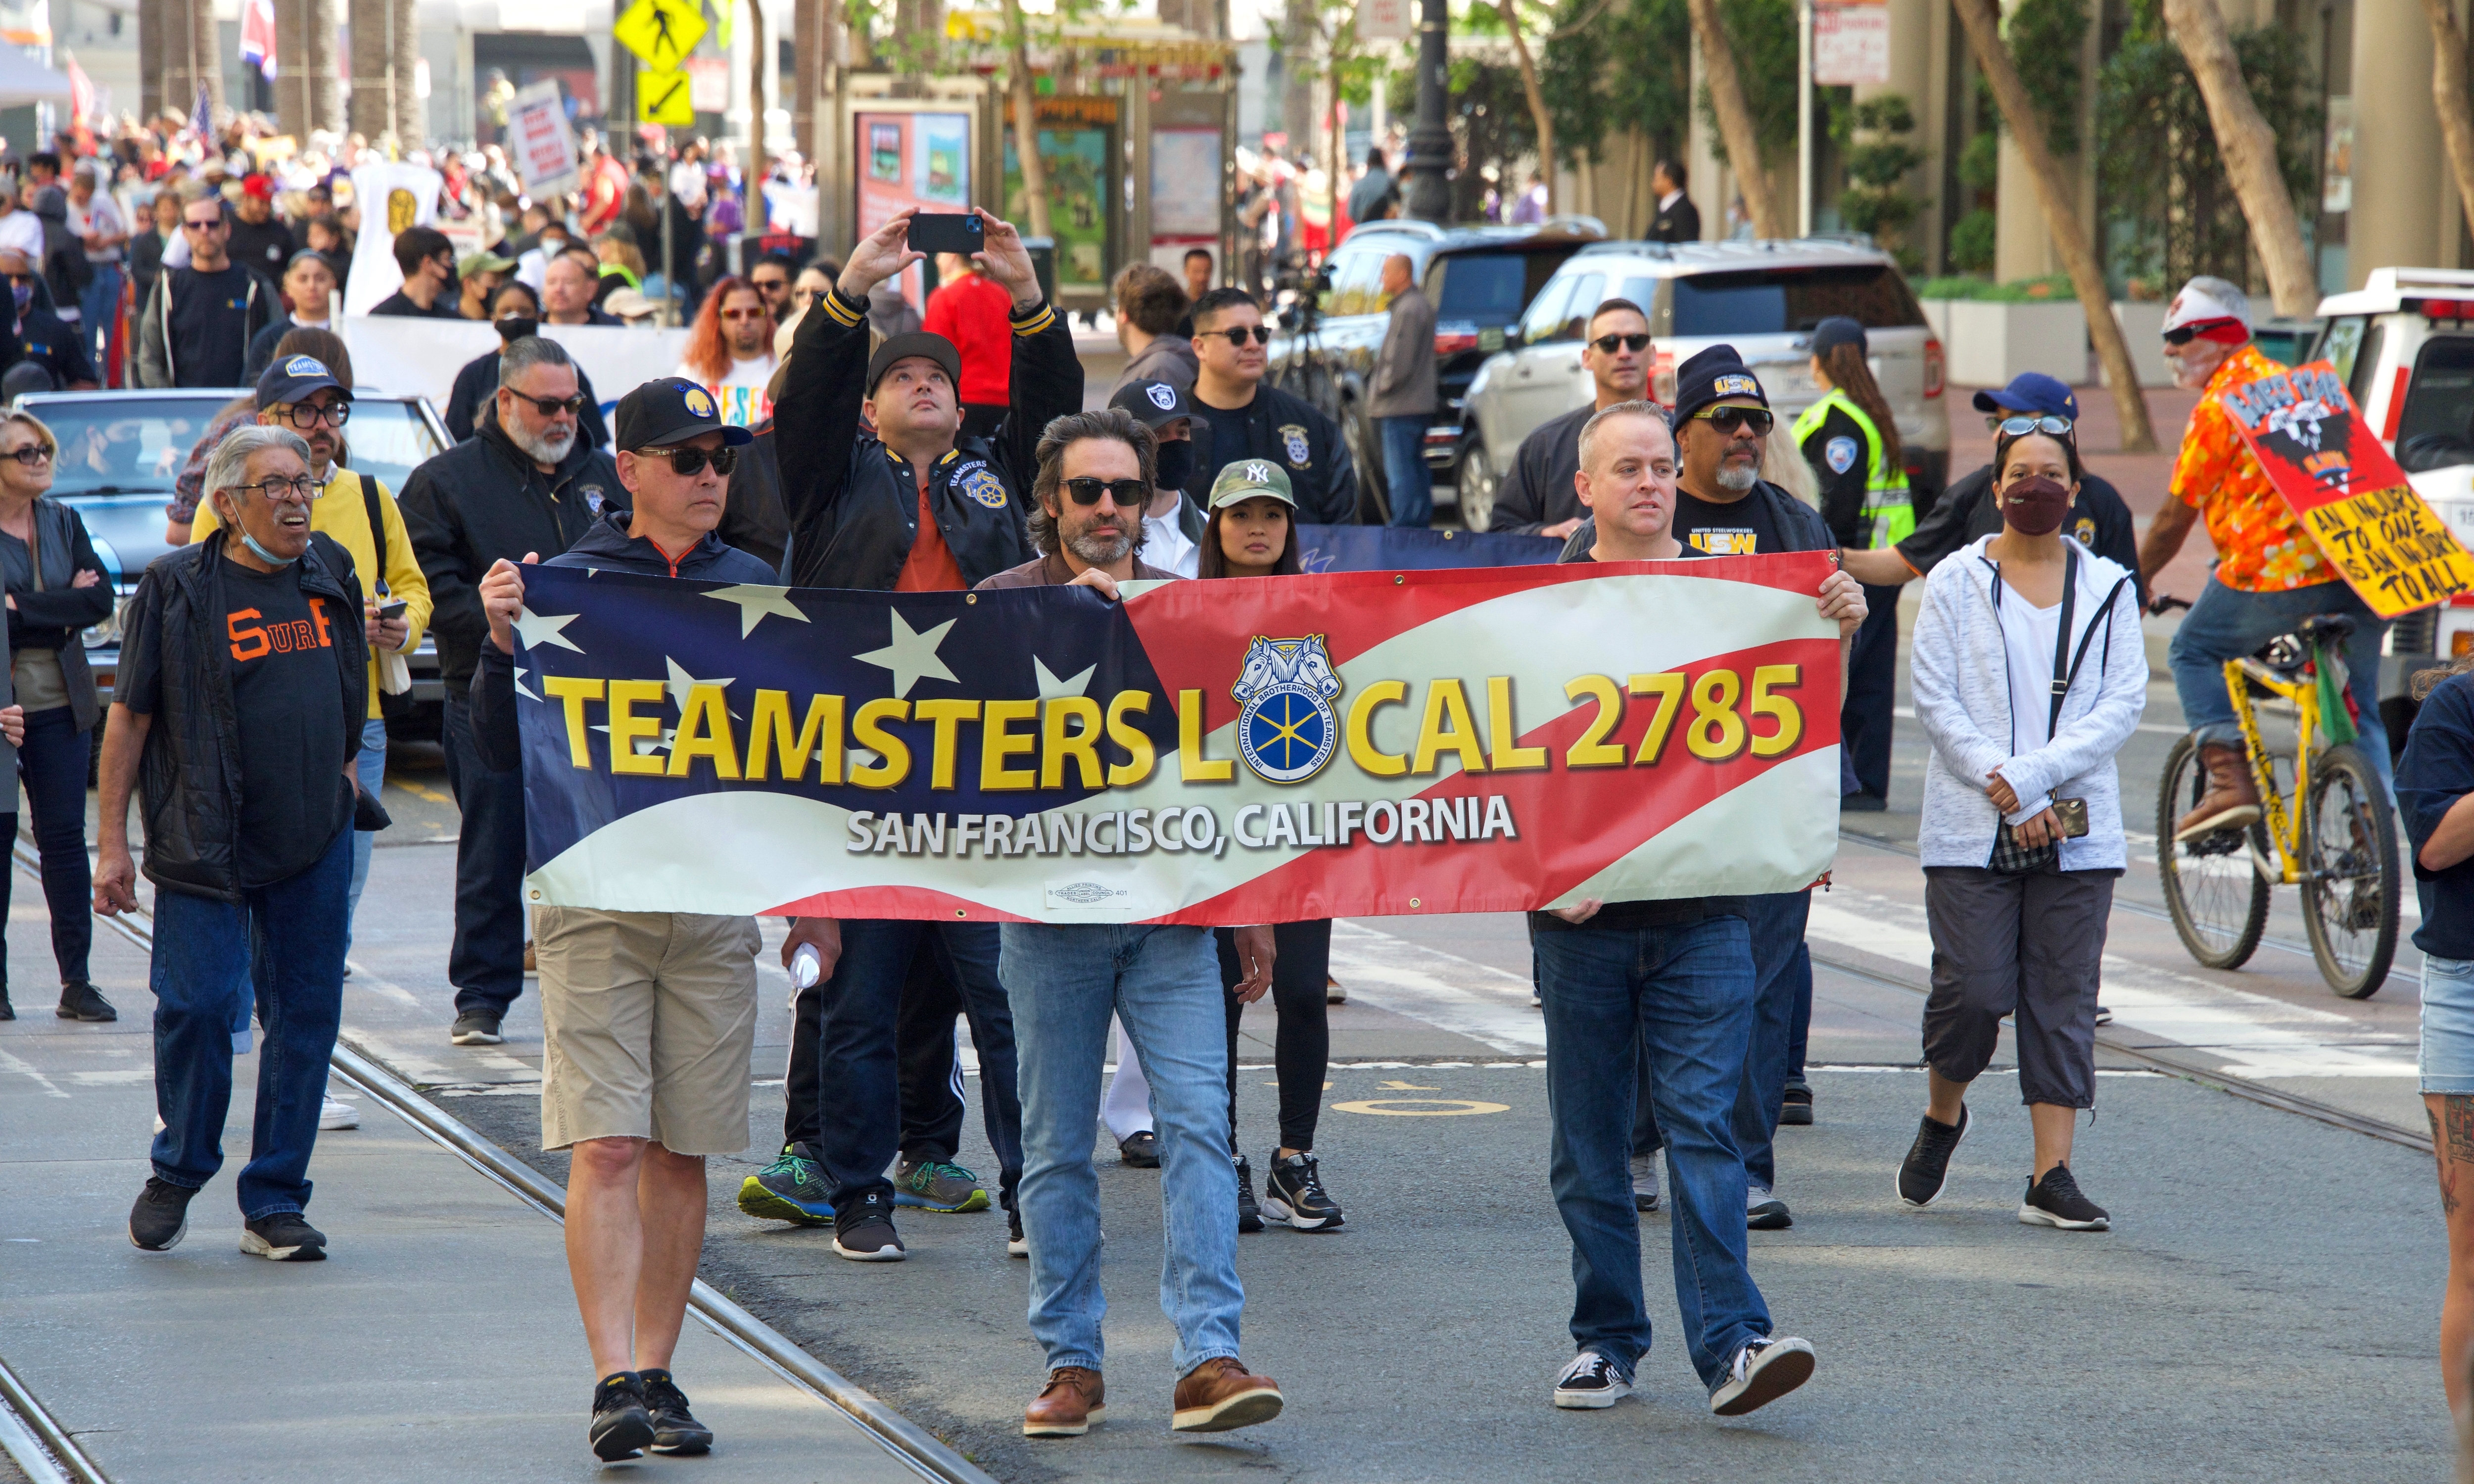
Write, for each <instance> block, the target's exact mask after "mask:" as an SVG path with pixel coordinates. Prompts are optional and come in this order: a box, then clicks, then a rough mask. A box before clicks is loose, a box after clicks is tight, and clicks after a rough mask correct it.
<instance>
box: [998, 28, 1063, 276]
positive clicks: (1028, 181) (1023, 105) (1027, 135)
mask: <svg viewBox="0 0 2474 1484" xmlns="http://www.w3.org/2000/svg"><path fill="white" fill-rule="evenodd" d="M1005 22H1006V47H1007V61H1006V71H1007V73H1008V74H1009V76H1008V77H1007V84H1008V85H1009V87H1010V89H1011V91H1012V94H1013V152H1014V157H1015V158H1017V159H1019V160H1021V161H1022V190H1023V196H1024V198H1025V199H1026V200H1027V201H1028V202H1029V203H1030V205H1031V236H1033V237H1047V238H1049V239H1050V240H1052V241H1054V240H1055V234H1054V233H1052V232H1051V231H1050V229H1049V227H1050V223H1049V219H1048V161H1046V160H1044V159H1042V158H1040V157H1039V100H1038V96H1037V94H1036V93H1035V92H1034V91H1033V90H1032V87H1031V28H1030V27H1029V26H1027V25H1025V24H1024V22H1023V18H1022V0H1005Z"/></svg>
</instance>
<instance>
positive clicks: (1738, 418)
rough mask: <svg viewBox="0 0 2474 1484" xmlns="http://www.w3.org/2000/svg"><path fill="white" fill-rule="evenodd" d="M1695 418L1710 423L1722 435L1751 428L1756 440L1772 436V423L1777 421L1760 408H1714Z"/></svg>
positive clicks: (1696, 415)
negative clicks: (1739, 429)
mask: <svg viewBox="0 0 2474 1484" xmlns="http://www.w3.org/2000/svg"><path fill="white" fill-rule="evenodd" d="M1693 416H1695V417H1696V418H1698V419H1701V420H1703V421H1706V422H1708V423H1709V424H1710V426H1711V427H1713V428H1716V429H1717V430H1718V431H1719V432H1721V433H1734V431H1735V430H1736V429H1738V428H1746V427H1748V428H1751V429H1752V430H1753V436H1754V437H1755V438H1767V437H1769V436H1770V423H1771V422H1772V421H1773V420H1775V419H1772V418H1771V417H1770V415H1769V414H1768V413H1767V412H1765V411H1763V410H1762V409H1760V408H1758V407H1712V408H1710V410H1709V411H1707V412H1702V413H1696V414H1694V415H1693Z"/></svg>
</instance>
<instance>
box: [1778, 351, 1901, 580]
mask: <svg viewBox="0 0 2474 1484" xmlns="http://www.w3.org/2000/svg"><path fill="white" fill-rule="evenodd" d="M1832 408H1835V409H1836V410H1838V411H1840V412H1843V413H1845V414H1846V415H1847V416H1848V417H1849V418H1851V419H1854V420H1855V423H1856V426H1857V427H1858V428H1861V429H1862V430H1863V432H1864V520H1865V523H1866V525H1867V526H1868V527H1870V529H1871V530H1872V533H1873V539H1872V540H1871V541H1870V542H1868V543H1867V544H1868V545H1869V546H1871V547H1872V548H1873V549H1875V550H1879V549H1880V548H1881V547H1884V546H1895V545H1897V544H1898V543H1899V542H1901V541H1904V540H1905V539H1907V538H1908V537H1910V536H1913V535H1914V534H1915V530H1916V507H1915V503H1914V501H1912V500H1911V499H1910V498H1908V494H1907V471H1906V470H1905V469H1904V468H1898V467H1892V465H1891V464H1890V461H1889V456H1888V451H1887V450H1888V445H1887V444H1885V443H1882V442H1881V430H1880V429H1879V428H1877V427H1875V426H1874V425H1873V419H1870V418H1868V417H1866V416H1864V409H1863V408H1861V407H1858V406H1856V399H1855V398H1854V397H1852V396H1849V395H1847V394H1846V393H1845V392H1842V391H1840V390H1839V389H1838V388H1836V387H1831V389H1830V390H1829V392H1827V393H1825V394H1824V395H1822V398H1821V400H1819V401H1817V402H1815V403H1813V404H1812V405H1811V406H1809V407H1807V408H1806V409H1805V410H1804V414H1803V416H1801V417H1799V418H1797V419H1795V426H1794V427H1793V428H1790V429H1789V430H1788V432H1789V433H1790V434H1791V435H1792V436H1793V437H1794V439H1795V444H1796V446H1797V447H1798V448H1801V447H1803V446H1804V441H1805V440H1806V439H1807V438H1810V437H1811V436H1812V434H1813V431H1814V430H1815V429H1817V428H1819V427H1820V426H1821V424H1822V423H1823V422H1824V421H1826V420H1827V419H1829V417H1830V414H1831V409H1832Z"/></svg>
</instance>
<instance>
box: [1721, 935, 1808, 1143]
mask: <svg viewBox="0 0 2474 1484" xmlns="http://www.w3.org/2000/svg"><path fill="white" fill-rule="evenodd" d="M1744 904H1745V905H1746V906H1748V907H1750V908H1751V909H1752V922H1751V931H1752V939H1753V983H1754V986H1755V989H1754V992H1753V1034H1752V1040H1751V1041H1750V1042H1749V1043H1748V1044H1747V1045H1746V1047H1745V1049H1744V1076H1743V1080H1742V1082H1741V1083H1739V1084H1738V1085H1737V1087H1736V1090H1735V1113H1734V1129H1735V1148H1736V1150H1737V1151H1738V1152H1740V1153H1741V1154H1742V1155H1743V1157H1744V1176H1745V1178H1746V1179H1748V1180H1750V1181H1751V1182H1752V1183H1753V1184H1754V1185H1758V1186H1760V1187H1761V1188H1762V1189H1764V1190H1772V1189H1776V1188H1777V1186H1778V1161H1777V1157H1776V1151H1775V1150H1774V1149H1773V1148H1772V1147H1771V1140H1773V1139H1775V1138H1776V1137H1778V1121H1779V1105H1780V1104H1781V1103H1782V1102H1783V1101H1784V1097H1783V1094H1784V1093H1785V1091H1786V1079H1787V1073H1788V1069H1789V1065H1790V1056H1791V1052H1792V1050H1793V1043H1794V1039H1795V1035H1794V1033H1795V1010H1796V1001H1797V999H1798V998H1799V997H1801V998H1802V999H1803V1001H1804V1004H1805V1006H1806V1015H1807V1018H1808V1017H1810V1014H1811V1009H1810V1007H1811V1004H1812V950H1811V949H1810V948H1808V947H1807V946H1805V942H1804V926H1805V923H1806V922H1807V921H1808V920H1809V919H1810V918H1811V916H1812V894H1811V893H1810V892H1779V893H1775V894H1771V895H1766V896H1760V897H1747V898H1744Z"/></svg>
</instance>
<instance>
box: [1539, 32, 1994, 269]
mask: <svg viewBox="0 0 2474 1484" xmlns="http://www.w3.org/2000/svg"><path fill="white" fill-rule="evenodd" d="M1952 3H1953V4H1962V5H1963V4H1964V3H1965V0H1952ZM1690 5H1691V8H1692V30H1693V32H1694V33H1695V34H1696V35H1698V36H1700V38H1701V66H1702V70H1703V71H1705V72H1706V73H1708V74H1709V79H1710V107H1711V108H1713V109H1714V110H1715V111H1716V113H1717V115H1718V133H1719V135H1720V136H1721V137H1722V138H1724V139H1725V140H1726V141H1727V163H1728V164H1730V165H1732V166H1734V171H1735V183H1736V187H1737V188H1738V189H1739V190H1741V191H1742V192H1743V196H1744V210H1745V211H1746V212H1748V213H1750V215H1751V216H1752V219H1753V235H1754V236H1756V237H1785V236H1789V235H1791V233H1789V232H1788V231H1787V229H1786V221H1785V219H1784V218H1783V217H1781V216H1780V215H1779V210H1778V203H1777V201H1775V200H1774V199H1772V197H1771V196H1770V176H1769V171H1768V169H1767V168H1766V167H1764V166H1763V165H1762V163H1761V145H1760V137H1759V135H1758V134H1757V133H1755V132H1754V131H1753V110H1752V109H1751V108H1748V107H1746V105H1745V103H1744V84H1743V83H1742V81H1741V80H1740V79H1738V78H1737V77H1736V76H1735V53H1734V48H1732V47H1730V46H1729V45H1728V44H1727V31H1726V28H1725V27H1724V26H1721V25H1720V24H1718V0H1690ZM1535 106H1536V105H1535V104H1533V105H1532V107H1535ZM1722 209H1723V208H1722Z"/></svg>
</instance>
